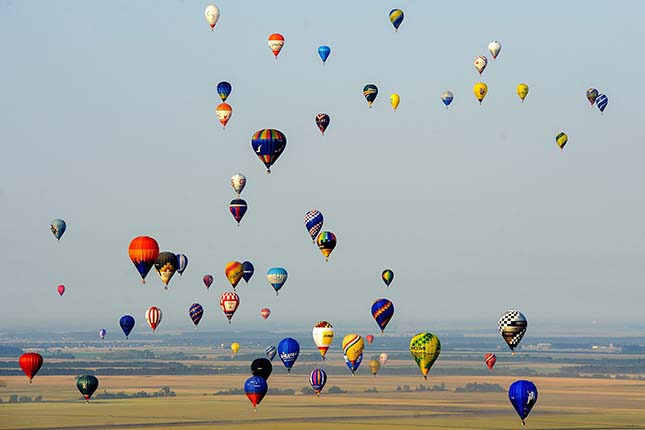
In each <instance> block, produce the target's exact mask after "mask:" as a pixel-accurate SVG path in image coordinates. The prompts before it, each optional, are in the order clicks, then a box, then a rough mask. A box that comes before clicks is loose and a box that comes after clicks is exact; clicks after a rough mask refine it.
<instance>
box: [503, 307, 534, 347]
mask: <svg viewBox="0 0 645 430" xmlns="http://www.w3.org/2000/svg"><path fill="white" fill-rule="evenodd" d="M527 325H528V323H527V321H526V317H525V316H524V314H523V313H522V312H520V311H518V310H509V311H506V313H504V315H502V317H501V318H500V319H499V321H498V322H497V328H498V329H499V333H500V334H501V335H502V338H504V342H506V344H507V345H508V347H509V348H511V351H514V349H515V348H517V346H518V345H519V344H520V341H521V340H522V337H524V333H526V327H527Z"/></svg>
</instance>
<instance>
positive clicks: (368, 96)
mask: <svg viewBox="0 0 645 430" xmlns="http://www.w3.org/2000/svg"><path fill="white" fill-rule="evenodd" d="M377 95H378V88H377V87H376V85H374V84H367V85H365V86H364V87H363V96H365V100H367V105H368V106H369V107H370V109H371V108H372V103H374V100H376V96H377Z"/></svg>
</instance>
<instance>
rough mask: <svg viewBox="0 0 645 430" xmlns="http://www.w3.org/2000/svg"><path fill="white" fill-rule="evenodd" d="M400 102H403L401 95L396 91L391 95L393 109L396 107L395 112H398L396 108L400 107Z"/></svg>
mask: <svg viewBox="0 0 645 430" xmlns="http://www.w3.org/2000/svg"><path fill="white" fill-rule="evenodd" d="M400 102H401V97H399V95H398V94H396V93H394V94H392V95H391V96H390V104H391V105H392V109H394V112H396V108H398V107H399V103H400Z"/></svg>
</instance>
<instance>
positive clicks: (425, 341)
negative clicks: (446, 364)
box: [410, 333, 441, 379]
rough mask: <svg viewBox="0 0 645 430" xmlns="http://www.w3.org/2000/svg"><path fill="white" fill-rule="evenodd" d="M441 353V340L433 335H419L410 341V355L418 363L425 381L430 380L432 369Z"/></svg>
mask: <svg viewBox="0 0 645 430" xmlns="http://www.w3.org/2000/svg"><path fill="white" fill-rule="evenodd" d="M439 353H441V343H440V342H439V338H438V337H437V336H435V335H433V334H432V333H419V334H417V335H415V336H414V337H412V339H410V354H412V358H414V361H416V363H417V366H419V370H421V373H422V374H423V379H428V372H430V368H431V367H432V365H433V364H434V362H435V361H437V358H438V357H439Z"/></svg>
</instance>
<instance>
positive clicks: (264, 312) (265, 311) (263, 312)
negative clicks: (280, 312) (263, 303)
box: [260, 308, 271, 319]
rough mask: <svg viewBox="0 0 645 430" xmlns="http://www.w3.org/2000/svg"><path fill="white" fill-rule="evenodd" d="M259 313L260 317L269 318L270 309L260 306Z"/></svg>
mask: <svg viewBox="0 0 645 430" xmlns="http://www.w3.org/2000/svg"><path fill="white" fill-rule="evenodd" d="M260 315H262V318H264V319H267V318H269V315H271V309H269V308H262V310H261V311H260Z"/></svg>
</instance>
